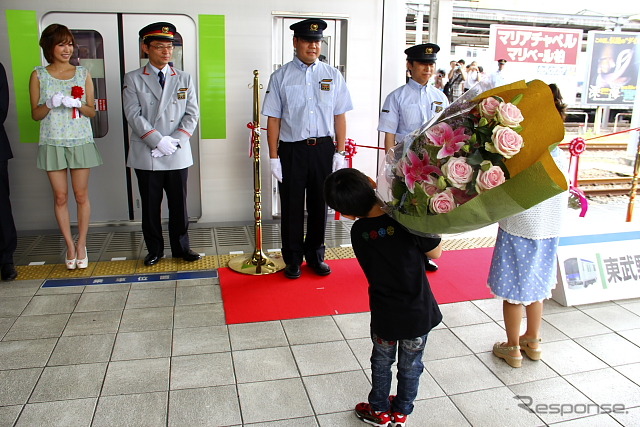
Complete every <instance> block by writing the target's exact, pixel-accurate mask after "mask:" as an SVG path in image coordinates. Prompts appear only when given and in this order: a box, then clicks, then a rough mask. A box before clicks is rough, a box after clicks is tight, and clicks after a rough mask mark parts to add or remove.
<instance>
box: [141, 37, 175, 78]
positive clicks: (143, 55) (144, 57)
mask: <svg viewBox="0 0 640 427" xmlns="http://www.w3.org/2000/svg"><path fill="white" fill-rule="evenodd" d="M139 45H140V66H141V67H142V66H144V65H147V63H148V62H149V58H148V56H147V54H146V53H144V52H143V51H142V39H139ZM171 59H172V61H171V62H170V63H169V64H170V65H171V66H172V67H176V68H177V69H178V70H184V66H183V64H182V36H180V33H174V34H173V57H172V58H171Z"/></svg>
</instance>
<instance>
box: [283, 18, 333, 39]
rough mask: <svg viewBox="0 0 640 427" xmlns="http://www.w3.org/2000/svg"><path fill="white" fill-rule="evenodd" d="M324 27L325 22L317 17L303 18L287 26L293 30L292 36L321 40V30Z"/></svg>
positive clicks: (325, 26) (325, 25)
mask: <svg viewBox="0 0 640 427" xmlns="http://www.w3.org/2000/svg"><path fill="white" fill-rule="evenodd" d="M325 28H327V23H326V22H324V21H323V20H322V19H317V18H310V19H305V20H304V21H300V22H296V23H295V24H291V26H289V29H291V30H293V37H298V38H300V39H304V40H322V32H323V31H324V30H325Z"/></svg>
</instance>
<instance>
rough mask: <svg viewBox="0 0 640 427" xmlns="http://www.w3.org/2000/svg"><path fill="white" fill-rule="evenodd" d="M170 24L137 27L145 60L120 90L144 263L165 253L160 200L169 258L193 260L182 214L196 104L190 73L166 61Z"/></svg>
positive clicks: (196, 256) (195, 257) (170, 52)
mask: <svg viewBox="0 0 640 427" xmlns="http://www.w3.org/2000/svg"><path fill="white" fill-rule="evenodd" d="M175 32H176V28H175V26H174V25H172V24H170V23H168V22H156V23H154V24H150V25H147V26H146V27H144V28H143V29H142V30H140V38H141V39H142V42H143V44H142V50H143V51H144V52H145V53H146V54H148V55H149V63H148V64H147V65H145V66H144V67H142V68H139V69H137V70H135V71H131V72H129V73H127V74H126V75H125V77H124V89H123V92H122V98H123V108H124V113H125V116H126V117H127V121H128V122H129V126H131V129H132V133H131V140H130V146H129V154H128V158H127V166H129V167H131V168H134V169H135V172H136V177H137V178H138V188H139V190H140V198H141V201H142V232H143V235H144V240H145V243H146V245H147V249H148V251H149V253H148V254H147V256H146V257H145V259H144V263H145V265H154V264H156V263H158V261H160V259H161V258H162V257H163V256H164V239H163V237H162V224H161V218H160V215H161V204H162V198H163V191H164V192H166V193H167V202H168V207H169V241H170V245H171V254H172V256H173V257H174V258H178V257H179V258H183V259H184V260H185V261H196V260H198V259H200V255H199V254H197V253H195V252H194V251H192V250H191V249H190V247H189V235H188V233H187V229H188V227H189V221H188V218H189V216H188V214H187V203H186V200H187V178H188V167H189V166H191V165H192V164H193V157H192V155H191V145H190V143H189V138H190V137H191V135H192V134H193V132H194V130H195V128H196V125H197V124H198V118H199V115H200V110H199V108H198V99H197V95H196V89H195V87H194V84H193V80H192V79H191V76H190V75H189V74H188V73H186V72H184V71H180V70H177V69H175V68H173V67H172V66H170V65H169V62H170V61H171V57H172V56H173V35H174V33H175Z"/></svg>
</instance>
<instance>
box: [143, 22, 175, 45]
mask: <svg viewBox="0 0 640 427" xmlns="http://www.w3.org/2000/svg"><path fill="white" fill-rule="evenodd" d="M175 33H176V27H175V25H173V24H171V23H169V22H154V23H153V24H149V25H147V26H146V27H144V28H143V29H141V30H140V32H139V33H138V34H139V35H140V38H141V39H142V41H143V42H145V43H149V42H150V41H153V40H159V41H169V42H170V41H173V35H174V34H175Z"/></svg>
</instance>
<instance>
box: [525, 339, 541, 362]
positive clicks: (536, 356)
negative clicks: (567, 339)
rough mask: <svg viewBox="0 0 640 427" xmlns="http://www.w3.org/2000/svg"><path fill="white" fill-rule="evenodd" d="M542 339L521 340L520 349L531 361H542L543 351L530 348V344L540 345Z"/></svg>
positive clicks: (538, 348)
mask: <svg viewBox="0 0 640 427" xmlns="http://www.w3.org/2000/svg"><path fill="white" fill-rule="evenodd" d="M541 342H542V340H541V339H540V338H520V349H521V350H523V351H524V352H525V353H526V355H527V357H528V358H529V359H531V360H540V359H541V358H542V349H541V348H540V347H536V348H532V347H529V343H538V345H540V343H541Z"/></svg>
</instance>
